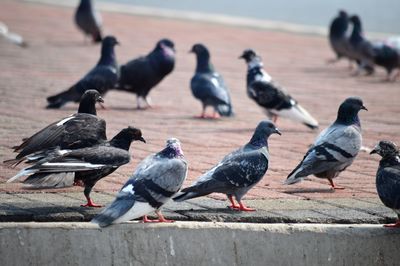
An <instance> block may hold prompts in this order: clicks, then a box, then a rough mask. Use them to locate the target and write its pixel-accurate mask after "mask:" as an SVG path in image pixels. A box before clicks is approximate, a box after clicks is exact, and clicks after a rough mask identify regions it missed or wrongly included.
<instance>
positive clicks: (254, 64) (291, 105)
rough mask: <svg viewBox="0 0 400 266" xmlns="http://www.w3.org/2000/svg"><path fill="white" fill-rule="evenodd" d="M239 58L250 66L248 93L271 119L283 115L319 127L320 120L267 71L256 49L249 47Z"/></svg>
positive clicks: (308, 125)
mask: <svg viewBox="0 0 400 266" xmlns="http://www.w3.org/2000/svg"><path fill="white" fill-rule="evenodd" d="M239 58H241V59H244V60H245V61H246V63H247V67H248V70H247V95H248V96H249V98H250V99H253V100H254V101H255V102H256V103H257V104H258V105H259V106H261V107H262V108H263V109H264V110H265V112H266V114H267V116H268V117H269V119H271V120H272V121H273V122H276V121H277V119H278V116H281V117H285V118H289V119H291V120H293V121H296V122H300V123H302V124H304V125H306V126H307V127H309V128H311V129H316V128H318V121H317V120H315V118H313V117H312V116H311V115H310V114H309V113H308V112H307V111H306V110H305V109H304V108H303V107H302V106H301V105H300V104H299V103H298V102H297V101H296V100H295V99H293V98H292V97H291V96H290V95H289V94H288V93H286V92H285V91H284V89H283V88H282V87H281V86H280V85H279V84H277V83H276V82H274V81H273V80H272V78H271V76H270V75H268V73H267V72H265V70H264V68H263V62H262V60H261V57H259V56H258V55H257V54H256V53H255V51H253V50H251V49H247V50H245V51H244V52H243V54H242V55H241V56H240V57H239Z"/></svg>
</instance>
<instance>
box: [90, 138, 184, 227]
mask: <svg viewBox="0 0 400 266" xmlns="http://www.w3.org/2000/svg"><path fill="white" fill-rule="evenodd" d="M186 175H187V162H186V161H185V159H184V156H183V152H182V149H181V146H180V142H179V140H178V139H175V138H171V139H168V140H167V145H166V147H165V149H163V150H162V151H160V152H158V153H156V154H152V155H150V156H148V157H147V158H146V159H144V160H143V161H142V162H141V163H140V164H139V166H138V167H137V169H136V171H135V172H134V173H133V176H132V177H131V178H130V179H129V180H128V182H126V183H125V185H124V186H123V187H122V188H121V190H120V192H119V193H118V194H117V197H116V199H115V200H114V202H112V203H111V205H109V206H108V207H107V208H106V209H104V210H103V211H102V212H101V213H100V214H99V215H97V216H96V217H95V218H94V219H93V220H92V222H93V223H96V224H98V225H99V226H101V227H105V226H109V225H111V224H117V223H122V222H125V221H130V220H133V219H136V218H139V217H143V222H171V220H166V219H165V218H164V216H163V215H162V214H161V211H160V208H161V206H163V205H164V204H165V203H166V202H167V201H168V200H169V199H170V198H171V197H172V196H173V195H174V194H175V193H176V192H178V191H179V189H180V188H181V186H182V184H183V181H184V180H185V178H186ZM152 211H155V212H156V214H157V215H158V218H159V219H158V220H149V219H147V214H149V213H150V212H152Z"/></svg>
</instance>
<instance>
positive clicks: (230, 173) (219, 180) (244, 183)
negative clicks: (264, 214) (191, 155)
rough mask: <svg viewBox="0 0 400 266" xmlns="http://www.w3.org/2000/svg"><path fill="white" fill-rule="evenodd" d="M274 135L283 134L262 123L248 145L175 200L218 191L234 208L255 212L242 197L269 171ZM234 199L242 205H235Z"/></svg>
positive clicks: (232, 154)
mask: <svg viewBox="0 0 400 266" xmlns="http://www.w3.org/2000/svg"><path fill="white" fill-rule="evenodd" d="M273 133H277V134H279V135H280V134H281V133H280V132H279V130H278V129H277V128H276V127H275V125H274V124H273V123H271V122H269V121H262V122H260V123H259V124H258V126H257V128H256V129H255V131H254V134H253V136H252V138H251V139H250V141H249V142H248V143H247V144H246V145H244V146H243V147H241V148H240V149H238V150H236V151H234V152H232V153H230V154H228V155H226V156H225V157H224V158H223V159H222V161H221V162H219V163H218V164H217V165H216V166H214V167H213V168H212V169H210V170H209V171H207V172H206V173H205V174H203V175H202V176H200V177H199V178H198V179H197V181H195V183H194V184H192V185H191V186H190V187H187V188H184V189H182V191H181V193H180V194H179V195H178V196H176V197H174V198H173V200H174V201H184V200H188V199H192V198H197V197H201V196H205V195H208V194H210V193H213V192H217V193H224V194H226V195H227V196H228V199H229V200H230V202H231V203H232V205H231V206H230V207H231V208H233V209H237V210H240V211H254V209H251V208H248V207H246V206H245V205H244V204H243V203H242V197H243V196H244V195H245V194H246V193H247V192H248V191H249V190H250V189H251V188H252V187H254V186H255V185H256V184H257V183H258V182H259V181H260V180H261V179H262V178H263V176H264V175H265V173H266V172H267V169H268V161H269V151H268V138H269V136H270V135H271V134H273ZM233 196H234V197H235V198H236V200H237V202H238V203H239V205H237V204H236V203H235V202H234V200H233Z"/></svg>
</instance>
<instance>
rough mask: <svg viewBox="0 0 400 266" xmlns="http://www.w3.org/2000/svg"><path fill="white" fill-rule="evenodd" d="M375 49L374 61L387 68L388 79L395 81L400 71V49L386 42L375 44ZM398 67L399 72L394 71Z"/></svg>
mask: <svg viewBox="0 0 400 266" xmlns="http://www.w3.org/2000/svg"><path fill="white" fill-rule="evenodd" d="M373 50H374V63H375V64H376V65H378V66H381V67H383V68H385V70H386V72H387V80H388V81H394V80H395V79H396V76H397V75H398V73H399V71H400V51H398V50H397V49H395V48H393V47H391V46H389V45H386V44H374V46H373ZM396 68H398V69H399V70H398V71H397V73H396V72H394V71H393V70H395V69H396Z"/></svg>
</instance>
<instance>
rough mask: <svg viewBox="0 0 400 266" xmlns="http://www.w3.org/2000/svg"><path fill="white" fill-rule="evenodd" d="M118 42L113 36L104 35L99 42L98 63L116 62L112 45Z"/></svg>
mask: <svg viewBox="0 0 400 266" xmlns="http://www.w3.org/2000/svg"><path fill="white" fill-rule="evenodd" d="M117 44H119V42H118V41H117V39H116V38H115V37H114V36H106V37H105V38H104V39H103V41H102V44H101V57H100V61H99V62H98V63H97V64H98V65H108V64H116V61H115V53H114V46H115V45H117Z"/></svg>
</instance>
